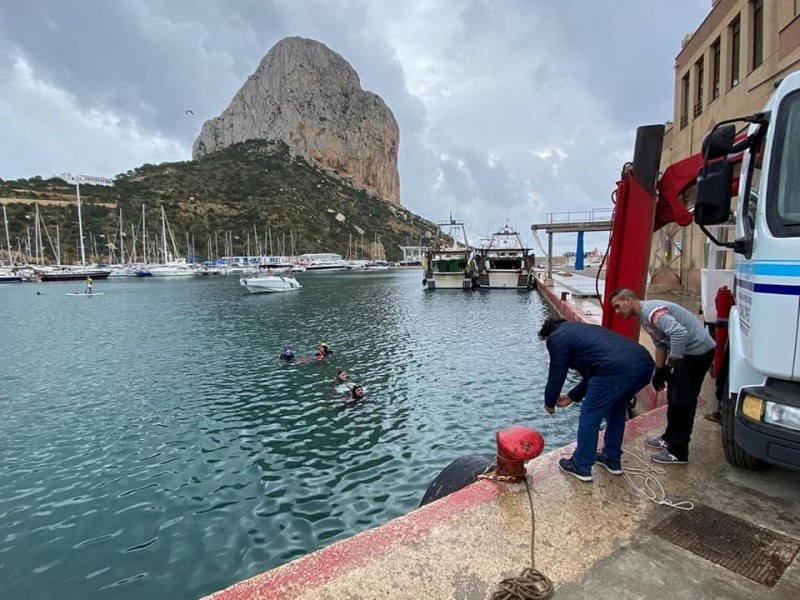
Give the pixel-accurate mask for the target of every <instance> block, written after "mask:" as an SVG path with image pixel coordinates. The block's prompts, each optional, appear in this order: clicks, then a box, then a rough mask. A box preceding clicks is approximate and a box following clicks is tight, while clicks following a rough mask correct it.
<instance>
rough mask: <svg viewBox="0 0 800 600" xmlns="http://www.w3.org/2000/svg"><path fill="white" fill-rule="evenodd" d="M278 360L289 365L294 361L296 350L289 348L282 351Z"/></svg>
mask: <svg viewBox="0 0 800 600" xmlns="http://www.w3.org/2000/svg"><path fill="white" fill-rule="evenodd" d="M278 358H279V359H281V360H282V361H285V362H287V363H289V362H293V361H294V350H292V349H291V348H290V347H289V346H287V347H286V348H284V349H283V350H281V353H280V354H279V355H278Z"/></svg>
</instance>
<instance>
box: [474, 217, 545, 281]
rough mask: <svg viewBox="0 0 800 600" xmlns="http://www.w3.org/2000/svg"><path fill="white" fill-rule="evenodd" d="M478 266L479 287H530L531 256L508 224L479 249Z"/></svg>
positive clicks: (531, 279) (532, 261)
mask: <svg viewBox="0 0 800 600" xmlns="http://www.w3.org/2000/svg"><path fill="white" fill-rule="evenodd" d="M477 265H478V272H479V279H478V282H479V285H480V287H481V288H489V289H508V290H529V289H531V286H532V284H533V277H532V268H533V265H534V256H533V254H532V253H531V252H530V249H529V248H525V246H524V244H523V243H522V238H520V236H519V233H518V232H517V231H515V230H514V229H512V228H511V227H509V225H508V223H506V224H505V225H504V226H503V227H502V228H501V229H500V231H498V232H496V233H494V234H492V237H491V238H490V239H489V240H488V242H487V243H486V244H485V245H484V246H482V247H481V248H479V249H478V255H477Z"/></svg>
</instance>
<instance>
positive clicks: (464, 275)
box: [422, 218, 477, 290]
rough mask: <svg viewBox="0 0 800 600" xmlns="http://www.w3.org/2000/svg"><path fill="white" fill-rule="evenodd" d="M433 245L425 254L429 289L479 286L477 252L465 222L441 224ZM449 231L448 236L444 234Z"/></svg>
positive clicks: (456, 288)
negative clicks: (475, 254) (468, 235)
mask: <svg viewBox="0 0 800 600" xmlns="http://www.w3.org/2000/svg"><path fill="white" fill-rule="evenodd" d="M438 225H439V228H438V230H437V232H436V239H435V240H434V243H433V246H432V247H431V248H430V249H429V250H428V251H426V252H425V259H424V262H423V271H424V273H425V276H424V278H423V280H422V283H423V285H426V286H427V288H428V289H429V290H469V289H472V288H474V287H476V285H477V269H476V265H475V261H474V260H473V259H474V253H473V250H472V248H471V247H470V245H469V242H468V240H467V230H466V227H465V226H464V221H456V220H453V219H452V218H451V219H450V220H449V221H440V222H439V224H438ZM445 229H447V233H445Z"/></svg>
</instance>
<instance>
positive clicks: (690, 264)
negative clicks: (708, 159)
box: [650, 0, 800, 293]
mask: <svg viewBox="0 0 800 600" xmlns="http://www.w3.org/2000/svg"><path fill="white" fill-rule="evenodd" d="M798 69H800V0H715V1H714V2H712V7H711V11H710V12H709V14H708V16H707V17H706V18H705V20H704V21H703V23H702V24H701V25H700V27H699V28H698V29H697V31H695V32H694V33H693V34H691V36H687V38H686V39H684V43H683V47H682V48H681V51H680V53H679V54H678V56H677V57H676V59H675V100H674V102H675V104H674V107H675V108H674V116H673V121H672V123H668V124H667V129H666V132H665V137H664V147H663V151H662V155H661V167H662V170H663V169H664V168H666V166H668V165H670V164H672V163H675V162H677V161H679V160H682V159H684V158H687V157H689V156H691V155H693V154H696V153H697V152H699V151H700V148H701V145H702V141H703V138H704V137H705V135H706V134H707V133H708V132H709V131H710V130H711V128H712V127H713V126H714V125H715V124H716V123H718V122H719V121H722V120H723V119H729V118H733V117H737V116H743V115H749V114H752V113H754V112H758V111H759V110H760V109H761V108H762V107H763V106H764V104H765V103H766V102H767V100H768V99H769V96H770V94H771V93H772V90H773V88H774V86H775V84H776V82H777V81H779V80H780V79H782V78H783V77H784V76H786V75H787V74H788V73H791V72H793V71H797V70H798ZM684 202H685V203H686V204H687V205H691V204H692V203H693V202H694V189H690V190H689V191H688V192H687V193H686V194H685V197H684ZM717 233H719V234H720V235H721V236H722V238H721V239H724V238H725V237H726V236H727V234H728V231H727V230H726V229H725V227H724V226H723V227H722V228H721V229H720V230H718V232H717ZM714 250H715V247H714V246H712V245H711V244H710V243H709V242H708V241H707V239H706V237H705V235H703V233H702V232H701V231H700V230H699V229H698V228H697V227H696V226H694V225H692V226H689V227H683V228H681V227H677V226H676V225H668V226H666V227H664V228H662V229H661V230H659V232H658V233H657V235H655V236H654V239H653V252H652V260H651V273H650V276H651V285H652V286H657V287H661V288H681V289H683V290H685V291H688V292H692V293H699V291H700V269H702V268H703V267H705V266H707V265H708V266H711V267H722V266H725V265H726V264H727V265H728V266H730V264H729V263H730V256H728V255H727V254H726V253H723V252H719V253H716V252H715V251H714Z"/></svg>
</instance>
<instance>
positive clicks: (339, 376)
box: [336, 369, 348, 383]
mask: <svg viewBox="0 0 800 600" xmlns="http://www.w3.org/2000/svg"><path fill="white" fill-rule="evenodd" d="M347 377H348V376H347V371H345V370H344V369H339V370H338V371H336V381H337V382H339V383H344V382H345V381H347Z"/></svg>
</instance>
